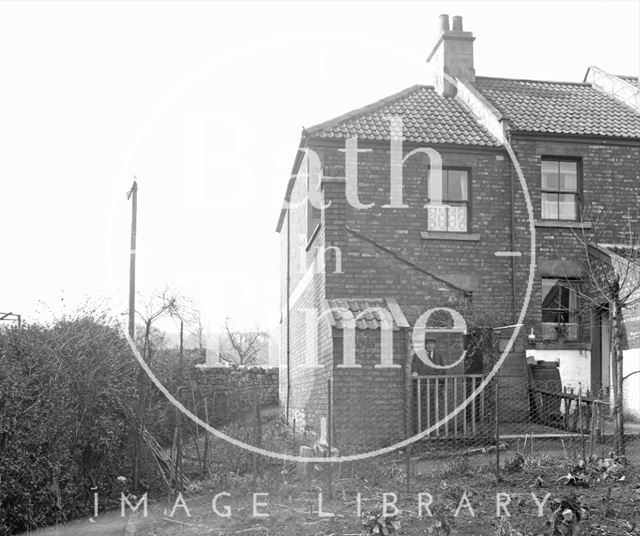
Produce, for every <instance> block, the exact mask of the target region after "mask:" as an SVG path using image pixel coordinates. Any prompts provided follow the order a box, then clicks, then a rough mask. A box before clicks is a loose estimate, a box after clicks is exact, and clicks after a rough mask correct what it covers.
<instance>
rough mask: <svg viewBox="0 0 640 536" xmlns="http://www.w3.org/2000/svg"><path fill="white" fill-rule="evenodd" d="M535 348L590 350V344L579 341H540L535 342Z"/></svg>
mask: <svg viewBox="0 0 640 536" xmlns="http://www.w3.org/2000/svg"><path fill="white" fill-rule="evenodd" d="M535 349H536V350H591V344H590V343H588V342H579V341H541V342H536V344H535Z"/></svg>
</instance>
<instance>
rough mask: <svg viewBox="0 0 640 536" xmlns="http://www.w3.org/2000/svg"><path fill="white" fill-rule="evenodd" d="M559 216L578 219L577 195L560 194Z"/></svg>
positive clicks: (562, 218)
mask: <svg viewBox="0 0 640 536" xmlns="http://www.w3.org/2000/svg"><path fill="white" fill-rule="evenodd" d="M558 206H559V218H560V219H561V220H575V219H576V213H577V211H576V195H575V194H559V196H558Z"/></svg>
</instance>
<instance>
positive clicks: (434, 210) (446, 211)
mask: <svg viewBox="0 0 640 536" xmlns="http://www.w3.org/2000/svg"><path fill="white" fill-rule="evenodd" d="M429 184H430V182H429ZM441 192H442V199H441V200H440V199H431V196H432V195H433V194H432V192H429V193H428V195H429V203H432V202H434V201H442V205H431V206H429V207H428V209H427V211H428V212H427V214H428V216H427V228H428V229H429V231H446V232H453V233H466V232H467V231H468V226H469V172H468V171H467V170H465V169H443V170H442V189H441Z"/></svg>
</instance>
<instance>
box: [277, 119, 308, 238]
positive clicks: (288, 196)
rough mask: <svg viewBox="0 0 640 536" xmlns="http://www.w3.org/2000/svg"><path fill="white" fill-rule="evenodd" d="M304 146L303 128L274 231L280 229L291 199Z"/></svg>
mask: <svg viewBox="0 0 640 536" xmlns="http://www.w3.org/2000/svg"><path fill="white" fill-rule="evenodd" d="M305 147H306V138H305V135H304V130H303V131H302V136H300V145H299V146H298V150H297V151H296V157H295V158H294V160H293V165H292V166H291V174H290V175H289V180H288V181H287V190H286V191H285V194H284V200H283V201H282V208H281V209H280V215H279V216H278V223H277V224H276V233H279V232H280V229H282V224H283V223H284V217H285V215H286V213H287V204H288V203H289V201H290V200H291V192H292V190H293V186H294V184H295V182H296V176H297V175H298V168H299V167H300V163H301V162H302V159H303V157H304V148H305Z"/></svg>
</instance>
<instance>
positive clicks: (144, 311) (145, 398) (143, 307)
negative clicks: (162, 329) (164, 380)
mask: <svg viewBox="0 0 640 536" xmlns="http://www.w3.org/2000/svg"><path fill="white" fill-rule="evenodd" d="M138 303H139V304H140V309H139V310H136V314H137V315H138V318H140V319H141V320H142V327H143V330H142V342H141V345H142V357H143V358H144V360H145V361H146V363H147V364H148V365H151V362H152V358H153V355H154V351H155V349H156V345H155V344H154V337H153V335H154V333H155V331H156V330H155V329H154V326H153V324H154V322H156V321H157V320H158V319H160V318H161V317H163V316H172V317H178V318H180V315H181V314H184V311H185V310H187V309H188V308H187V306H186V304H187V300H186V299H185V298H183V297H182V296H180V295H179V294H178V293H177V292H176V291H174V290H172V289H171V288H169V287H168V286H167V287H165V288H164V289H162V290H161V291H158V292H154V293H153V294H152V295H151V297H149V298H144V297H141V298H140V299H139V300H138ZM137 384H138V403H137V408H136V422H137V426H138V434H137V435H136V438H135V443H134V457H133V486H134V489H137V488H138V485H139V482H140V456H141V450H142V442H143V432H144V429H145V424H146V420H147V414H148V410H149V396H150V382H149V381H148V378H147V377H146V374H145V373H144V371H143V370H140V371H139V372H138V382H137Z"/></svg>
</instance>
